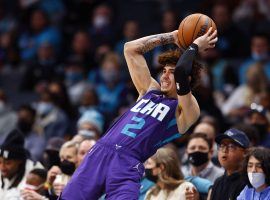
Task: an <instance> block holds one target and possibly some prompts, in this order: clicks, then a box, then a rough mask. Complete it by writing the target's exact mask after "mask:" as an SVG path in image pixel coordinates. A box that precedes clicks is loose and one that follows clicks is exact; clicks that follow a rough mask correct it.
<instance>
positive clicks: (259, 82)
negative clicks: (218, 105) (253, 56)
mask: <svg viewBox="0 0 270 200" xmlns="http://www.w3.org/2000/svg"><path fill="white" fill-rule="evenodd" d="M246 78H247V82H246V84H244V85H240V86H238V87H237V88H236V89H235V90H234V91H233V93H232V94H231V95H230V96H229V98H228V99H227V100H226V101H225V103H224V104H223V106H222V112H223V114H224V115H226V116H229V117H231V120H235V119H238V118H241V117H243V116H244V115H245V114H246V113H247V111H248V109H249V106H250V104H251V103H252V102H255V101H256V98H258V96H259V94H260V92H263V91H264V90H265V89H266V88H267V77H266V75H265V72H264V71H263V68H262V66H261V65H260V64H255V65H253V66H251V67H249V68H248V70H247V73H246Z"/></svg>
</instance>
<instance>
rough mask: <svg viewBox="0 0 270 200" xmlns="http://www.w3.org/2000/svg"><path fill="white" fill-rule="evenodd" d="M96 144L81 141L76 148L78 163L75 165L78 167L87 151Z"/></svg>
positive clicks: (94, 142)
mask: <svg viewBox="0 0 270 200" xmlns="http://www.w3.org/2000/svg"><path fill="white" fill-rule="evenodd" d="M95 144H96V141H95V140H83V141H82V142H81V143H80V145H79V147H78V154H77V158H78V163H77V165H78V166H79V165H80V164H81V162H82V161H83V159H84V157H85V155H86V154H87V153H88V152H89V150H90V149H91V148H92V147H93V146H94V145H95Z"/></svg>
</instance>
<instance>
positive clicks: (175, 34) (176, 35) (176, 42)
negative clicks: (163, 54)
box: [172, 30, 180, 48]
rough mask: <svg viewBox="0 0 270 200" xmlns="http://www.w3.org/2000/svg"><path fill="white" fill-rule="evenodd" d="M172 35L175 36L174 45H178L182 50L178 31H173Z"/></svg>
mask: <svg viewBox="0 0 270 200" xmlns="http://www.w3.org/2000/svg"><path fill="white" fill-rule="evenodd" d="M172 34H173V39H174V44H176V45H177V46H178V47H179V48H180V43H179V39H178V30H175V31H173V32H172Z"/></svg>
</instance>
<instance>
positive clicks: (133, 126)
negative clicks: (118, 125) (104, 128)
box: [121, 117, 145, 138]
mask: <svg viewBox="0 0 270 200" xmlns="http://www.w3.org/2000/svg"><path fill="white" fill-rule="evenodd" d="M131 120H132V121H135V122H137V123H136V124H126V125H125V127H124V128H123V129H122V131H121V133H123V134H125V135H127V136H129V137H132V138H135V137H136V136H137V134H136V133H134V132H132V131H130V129H136V130H141V129H142V127H143V125H144V124H145V120H144V119H143V118H139V117H132V119H131Z"/></svg>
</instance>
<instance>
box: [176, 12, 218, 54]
mask: <svg viewBox="0 0 270 200" xmlns="http://www.w3.org/2000/svg"><path fill="white" fill-rule="evenodd" d="M210 27H213V31H215V30H216V29H217V27H216V24H215V22H214V21H213V20H212V19H211V18H210V17H208V16H207V15H204V14H201V13H195V14H192V15H189V16H187V17H186V18H184V19H183V20H182V22H181V23H180V25H179V28H178V40H179V44H180V47H181V48H182V49H186V48H187V47H188V46H189V45H191V44H192V42H193V41H194V40H195V39H196V38H198V37H200V36H202V35H203V34H205V33H206V32H207V31H208V29H209V28H210Z"/></svg>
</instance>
